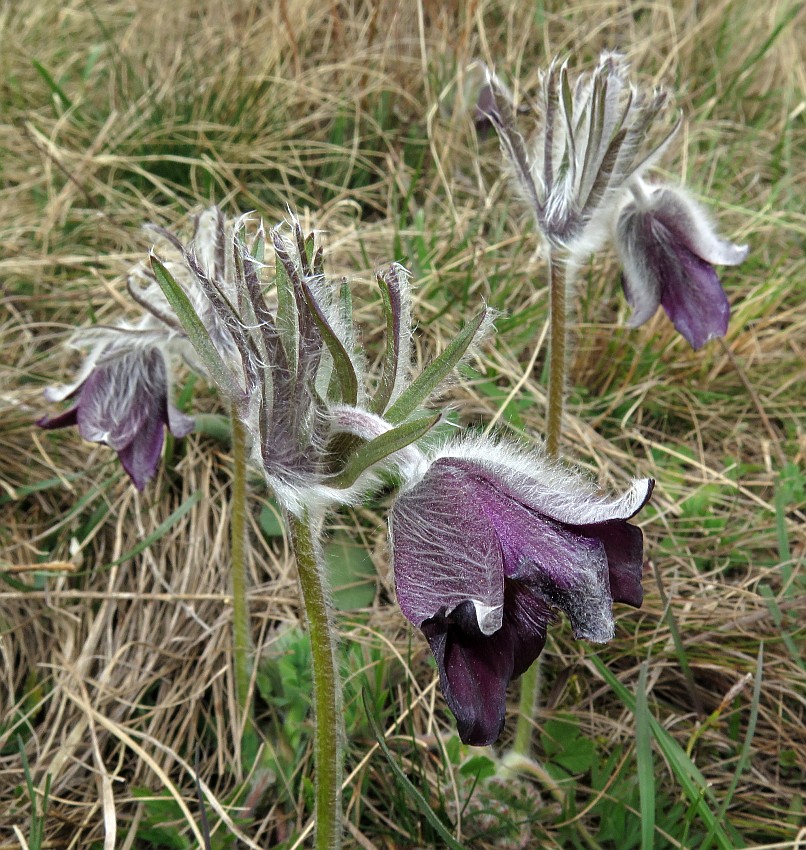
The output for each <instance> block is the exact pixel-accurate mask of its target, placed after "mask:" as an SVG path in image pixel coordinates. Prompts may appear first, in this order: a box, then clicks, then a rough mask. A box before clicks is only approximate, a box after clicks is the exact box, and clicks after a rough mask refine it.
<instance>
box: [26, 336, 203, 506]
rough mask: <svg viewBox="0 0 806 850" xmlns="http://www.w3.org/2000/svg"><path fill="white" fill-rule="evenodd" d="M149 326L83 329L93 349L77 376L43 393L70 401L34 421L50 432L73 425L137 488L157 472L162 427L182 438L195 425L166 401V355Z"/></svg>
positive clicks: (85, 337)
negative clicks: (104, 449)
mask: <svg viewBox="0 0 806 850" xmlns="http://www.w3.org/2000/svg"><path fill="white" fill-rule="evenodd" d="M149 324H151V323H149V322H148V321H147V320H144V321H142V322H141V323H140V326H139V327H136V326H131V325H127V324H123V325H120V326H118V327H116V328H97V329H92V330H90V331H85V332H84V334H82V336H83V337H84V341H85V342H86V341H87V340H89V341H90V343H91V344H92V348H91V351H90V353H89V355H88V356H87V358H86V360H85V362H84V366H83V368H82V370H81V372H80V373H79V376H78V378H77V379H76V380H75V381H74V382H73V383H72V384H69V385H67V386H64V387H50V388H49V389H48V390H47V391H46V393H45V395H46V398H47V399H48V400H49V401H62V400H64V399H67V398H70V399H75V403H74V404H73V406H72V407H70V408H69V409H68V410H67V411H65V412H64V413H61V414H59V415H57V416H52V417H51V416H45V417H43V418H42V419H40V420H39V421H38V422H37V424H38V425H39V426H40V427H42V428H49V429H51V428H66V427H69V426H71V425H77V426H78V432H79V434H81V436H82V437H83V438H84V439H85V440H90V441H91V442H96V443H105V444H106V445H108V446H111V448H113V449H114V450H115V451H116V452H117V455H118V457H119V458H120V462H121V463H122V464H123V468H124V469H125V470H126V472H127V473H128V475H129V477H130V478H131V480H132V482H133V483H134V486H135V487H136V488H137V489H138V490H142V489H143V488H144V487H145V485H146V484H147V483H148V481H149V480H150V479H151V478H153V477H154V474H155V472H156V471H157V465H158V464H159V459H160V455H161V454H162V444H163V440H164V430H165V427H166V426H167V427H168V429H169V430H170V431H171V433H172V434H173V435H174V436H175V437H184V436H185V435H186V434H188V433H189V432H190V431H191V430H192V429H193V424H194V423H193V419H192V418H191V417H189V416H185V414H183V413H181V412H180V411H179V410H177V409H176V407H174V405H173V404H172V403H171V401H170V384H169V374H170V369H169V365H168V364H169V361H170V355H169V353H168V351H167V350H166V347H165V339H164V338H163V334H162V333H160V332H159V331H155V330H154V329H153V328H149V327H148V325H149Z"/></svg>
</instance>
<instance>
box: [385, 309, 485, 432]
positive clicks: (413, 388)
mask: <svg viewBox="0 0 806 850" xmlns="http://www.w3.org/2000/svg"><path fill="white" fill-rule="evenodd" d="M486 316H487V310H486V309H484V310H482V311H481V313H479V315H478V316H476V318H475V319H473V321H472V322H469V323H468V324H467V325H465V326H464V328H462V330H461V332H460V333H459V335H458V336H457V337H456V339H455V340H454V341H453V342H452V343H451V344H450V345H449V346H448V347H447V348H446V349H445V350H444V351H443V352H442V353H441V354H440V355H439V356H438V357H435V358H434V359H433V360H432V361H431V362H430V363H429V364H428V366H426V367H425V369H423V371H422V372H420V374H419V375H418V376H417V377H416V378H415V379H414V380H413V381H412V383H411V384H410V385H409V387H408V388H407V389H406V390H404V391H403V392H402V393H401V394H400V397H399V398H398V400H397V401H396V402H395V403H394V404H393V405H392V406H391V407H390V408H389V410H387V411H386V416H385V418H386V420H387V421H389V422H392V423H393V424H397V423H398V422H403V421H404V420H405V419H406V418H407V417H408V416H409V415H410V414H411V413H412V412H413V411H415V410H416V409H417V408H418V407H419V406H420V405H421V404H422V403H423V402H424V401H425V400H426V399H427V398H428V396H429V395H431V393H432V392H433V391H434V390H435V389H436V388H437V387H438V386H439V385H440V384H441V383H442V381H444V380H445V378H446V377H447V376H448V375H449V374H450V372H451V371H452V370H453V369H454V368H456V366H457V365H458V364H459V362H460V361H461V359H462V358H463V357H464V355H465V352H466V351H467V349H468V348H469V347H470V344H471V343H472V342H473V340H474V339H475V337H476V334H477V333H478V332H479V328H481V326H482V324H483V322H484V319H485V318H486Z"/></svg>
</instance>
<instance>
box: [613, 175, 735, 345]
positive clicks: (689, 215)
mask: <svg viewBox="0 0 806 850" xmlns="http://www.w3.org/2000/svg"><path fill="white" fill-rule="evenodd" d="M630 189H631V191H632V196H631V198H630V199H629V200H628V201H627V202H626V203H625V204H624V205H623V207H622V209H621V212H620V214H619V217H618V223H617V225H616V247H617V249H618V253H619V257H620V258H621V263H622V267H623V270H624V274H623V276H622V284H623V287H624V293H625V295H626V296H627V300H628V301H629V303H630V306H631V307H632V308H633V314H632V316H631V317H630V325H631V327H638V326H639V325H642V324H644V322H646V321H648V320H649V319H650V318H651V317H652V316H653V315H654V314H655V311H656V310H657V309H658V306H662V307H663V309H664V310H665V311H666V313H667V315H668V316H669V318H670V319H671V320H672V322H673V323H674V326H675V327H676V328H677V330H678V331H679V332H680V333H681V334H682V335H683V336H684V337H685V338H686V339H687V340H688V342H689V344H690V345H691V347H692V348H694V349H695V350H696V349H699V348H702V347H703V346H704V345H705V343H706V342H708V340H710V339H713V338H714V337H723V336H725V334H726V333H727V330H728V320H729V318H730V304H729V303H728V299H727V296H726V295H725V292H724V290H723V289H722V285H721V284H720V281H719V278H718V277H717V274H716V272H715V271H714V265H725V266H735V265H738V264H739V263H741V262H743V261H744V260H745V258H746V257H747V253H748V248H747V246H746V245H734V244H732V243H730V242H726V241H725V240H724V239H720V238H719V236H717V234H716V231H715V229H714V226H713V224H712V223H711V222H710V221H709V219H708V217H707V215H706V214H705V212H704V211H703V210H702V208H701V207H700V206H699V205H698V204H697V203H696V202H695V201H694V200H693V199H692V198H691V197H689V195H688V194H687V193H686V192H684V191H683V190H682V189H680V188H676V187H672V186H650V185H647V184H645V183H644V182H643V181H641V180H636V181H634V182H633V183H632V184H631V185H630Z"/></svg>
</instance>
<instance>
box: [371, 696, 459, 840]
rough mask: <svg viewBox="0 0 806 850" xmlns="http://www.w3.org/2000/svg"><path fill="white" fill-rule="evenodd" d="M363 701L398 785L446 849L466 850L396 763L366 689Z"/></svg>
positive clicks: (373, 730) (373, 731) (379, 744)
mask: <svg viewBox="0 0 806 850" xmlns="http://www.w3.org/2000/svg"><path fill="white" fill-rule="evenodd" d="M361 699H362V700H363V702H364V711H365V712H366V714H367V721H368V722H369V725H370V728H371V729H372V734H373V735H374V736H375V740H376V741H377V742H378V746H379V747H380V748H381V752H383V754H384V755H385V756H386V760H387V761H388V762H389V766H390V767H391V768H392V771H393V772H394V774H395V779H397V781H398V783H399V784H400V787H401V788H402V789H403V790H404V791H405V792H406V794H408V796H409V797H411V799H412V800H413V801H414V802H415V803H416V805H417V808H418V809H419V810H420V812H421V813H422V814H423V817H425V819H426V820H427V821H428V823H430V824H431V826H432V827H433V828H434V830H435V831H436V832H437V833H438V835H439V837H440V838H441V839H442V840H443V841H444V842H445V846H446V847H450V848H451V850H465V848H464V847H463V845H461V844H460V843H459V842H458V841H457V840H456V839H455V838H454V837H453V836H452V835H451V834H450V832H448V829H447V827H446V826H445V824H444V823H442V821H441V820H440V819H439V818H438V817H437V814H436V812H435V811H434V810H433V809H432V808H431V806H430V805H429V804H428V800H426V799H425V797H424V796H423V795H422V793H421V792H420V790H419V789H418V788H417V786H416V785H414V783H413V782H412V781H411V780H410V779H409V778H408V776H406V774H405V773H404V772H403V770H402V768H401V767H400V765H399V764H398V763H397V762H396V761H395V759H394V756H393V755H392V752H391V750H390V749H389V747H388V746H387V745H386V739H385V738H384V736H383V732H382V731H381V729H380V727H379V726H378V721H377V720H376V719H375V715H374V713H373V712H372V710H371V706H370V701H369V697H368V696H367V691H366V688H365V689H363V690H362V691H361Z"/></svg>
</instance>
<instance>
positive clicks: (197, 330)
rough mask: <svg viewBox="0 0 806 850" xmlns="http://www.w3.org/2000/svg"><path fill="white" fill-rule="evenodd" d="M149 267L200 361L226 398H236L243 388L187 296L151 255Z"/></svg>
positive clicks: (166, 270)
mask: <svg viewBox="0 0 806 850" xmlns="http://www.w3.org/2000/svg"><path fill="white" fill-rule="evenodd" d="M151 268H152V270H153V272H154V277H155V278H156V279H157V283H158V284H159V285H160V289H161V290H162V291H163V294H164V295H165V297H166V298H167V299H168V303H169V304H170V305H171V307H172V308H173V311H174V313H176V317H177V318H178V319H179V322H180V323H181V325H182V327H183V329H184V331H185V333H186V334H187V336H188V340H189V341H190V344H191V345H192V346H193V348H194V349H195V350H196V353H197V354H198V355H199V357H200V358H201V361H202V363H204V367H205V369H207V372H208V374H209V375H210V377H211V378H212V379H213V381H215V383H216V385H217V386H218V387H219V389H220V390H221V391H222V392H223V393H224V394H225V395H226V396H227V397H228V398H232V399H238V398H240V397H241V396H243V389H242V388H241V386H240V384H239V383H238V379H237V378H236V376H235V374H234V373H233V372H232V370H231V369H230V368H229V367H228V366H227V364H226V363H225V362H224V361H223V360H222V358H221V355H220V354H219V353H218V350H217V349H216V347H215V345H213V341H212V340H211V339H210V334H209V333H207V328H206V327H205V326H204V322H202V320H201V319H200V318H199V315H198V313H197V312H196V311H195V310H194V309H193V305H192V304H191V303H190V299H189V298H188V297H187V295H185V291H184V290H183V289H182V287H181V286H180V285H179V284H178V283H177V282H176V280H174V278H173V275H171V273H170V272H169V271H168V269H166V268H165V266H164V265H163V264H162V263H161V262H160V261H159V260H158V259H157V258H156V257H155V256H154V255H153V254H152V255H151Z"/></svg>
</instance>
